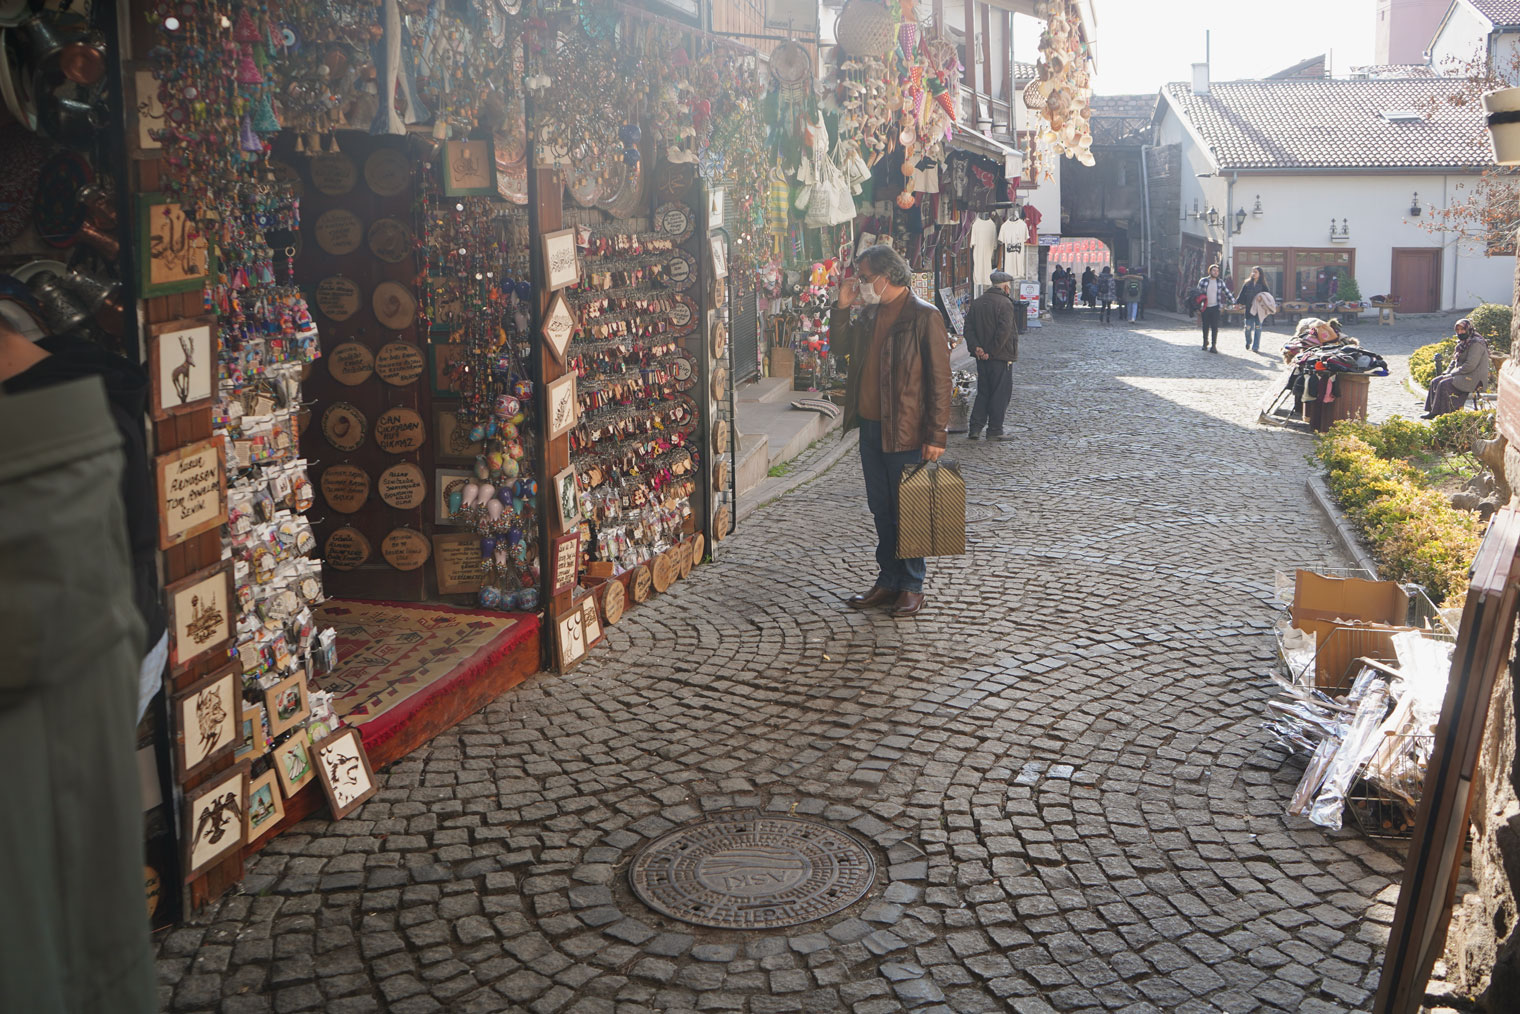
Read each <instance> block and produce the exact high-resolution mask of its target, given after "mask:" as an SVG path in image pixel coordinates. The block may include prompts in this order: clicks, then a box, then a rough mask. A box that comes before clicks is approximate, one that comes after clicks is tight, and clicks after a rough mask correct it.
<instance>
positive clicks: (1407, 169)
mask: <svg viewBox="0 0 1520 1014" xmlns="http://www.w3.org/2000/svg"><path fill="white" fill-rule="evenodd" d="M1486 168H1489V167H1488V166H1480V165H1445V166H1442V165H1418V166H1360V167H1359V166H1339V165H1337V166H1312V165H1311V166H1303V165H1297V166H1251V167H1250V168H1245V167H1236V166H1229V165H1226V166H1221V167H1220V169H1219V174H1220V175H1221V176H1224V175H1230V176H1452V175H1456V174H1467V173H1474V174H1475V173H1481V172H1483V170H1484V169H1486Z"/></svg>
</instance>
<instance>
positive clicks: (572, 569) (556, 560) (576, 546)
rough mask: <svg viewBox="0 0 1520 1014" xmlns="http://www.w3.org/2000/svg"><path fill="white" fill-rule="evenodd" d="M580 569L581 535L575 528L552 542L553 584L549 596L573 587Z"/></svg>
mask: <svg viewBox="0 0 1520 1014" xmlns="http://www.w3.org/2000/svg"><path fill="white" fill-rule="evenodd" d="M580 569H581V533H580V529H579V528H577V529H576V530H575V531H572V532H570V533H569V534H566V535H561V536H560V537H559V538H557V539H555V540H554V556H553V558H552V560H551V565H550V573H552V574H553V575H554V583H553V585H552V586H551V588H550V591H549V594H551V595H558V594H559V593H560V592H562V591H564V590H565V589H567V588H573V587H575V579H576V577H577V576H578V575H579V573H580Z"/></svg>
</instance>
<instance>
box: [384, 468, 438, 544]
mask: <svg viewBox="0 0 1520 1014" xmlns="http://www.w3.org/2000/svg"><path fill="white" fill-rule="evenodd" d="M376 488H377V489H378V490H379V491H380V499H381V500H384V501H385V502H386V503H387V504H389V505H390V506H392V507H394V508H396V509H397V510H398V511H409V510H412V509H414V508H417V507H421V506H422V503H423V501H424V500H426V499H427V479H426V478H424V477H423V474H422V469H420V468H418V467H417V466H416V465H414V464H412V463H411V462H410V461H403V462H401V463H400V464H399V465H392V466H391V467H390V468H387V469H386V470H385V471H383V472H381V473H380V480H379V481H378V482H377V483H376ZM383 551H384V550H382V552H383Z"/></svg>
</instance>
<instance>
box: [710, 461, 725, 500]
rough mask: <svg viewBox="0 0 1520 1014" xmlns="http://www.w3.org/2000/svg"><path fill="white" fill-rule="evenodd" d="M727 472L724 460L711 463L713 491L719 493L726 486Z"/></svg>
mask: <svg viewBox="0 0 1520 1014" xmlns="http://www.w3.org/2000/svg"><path fill="white" fill-rule="evenodd" d="M728 473H729V468H728V462H726V461H720V462H718V463H717V464H716V465H713V491H714V492H717V493H721V492H723V491H724V490H725V489H727V488H728V478H729V474H728Z"/></svg>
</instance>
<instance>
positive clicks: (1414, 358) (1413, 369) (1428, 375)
mask: <svg viewBox="0 0 1520 1014" xmlns="http://www.w3.org/2000/svg"><path fill="white" fill-rule="evenodd" d="M1456 347H1457V340H1456V339H1455V338H1448V339H1446V340H1445V341H1443V342H1436V343H1435V344H1433V345H1421V346H1420V347H1419V348H1417V349H1415V350H1414V351H1413V352H1411V353H1410V354H1409V376H1410V377H1412V378H1413V379H1414V382H1415V383H1416V384H1419V385H1420V386H1421V387H1429V386H1430V382H1431V381H1432V380H1434V379H1436V355H1437V354H1438V353H1439V354H1440V356H1441V362H1442V363H1443V364H1447V365H1450V363H1451V353H1452V351H1453V350H1454V349H1455V348H1456Z"/></svg>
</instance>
